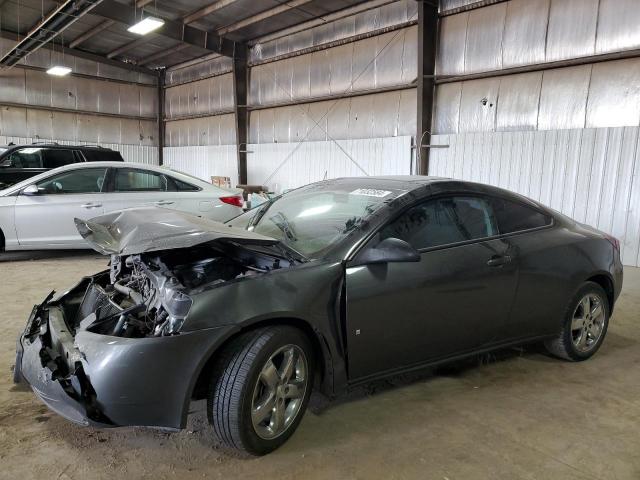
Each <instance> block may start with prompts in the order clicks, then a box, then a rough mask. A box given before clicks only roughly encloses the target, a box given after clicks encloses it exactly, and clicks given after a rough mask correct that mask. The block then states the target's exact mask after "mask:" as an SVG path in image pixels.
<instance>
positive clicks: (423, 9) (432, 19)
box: [416, 0, 438, 175]
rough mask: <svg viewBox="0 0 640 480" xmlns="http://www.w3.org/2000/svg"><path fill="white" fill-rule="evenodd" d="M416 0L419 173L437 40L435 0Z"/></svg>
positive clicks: (424, 165)
mask: <svg viewBox="0 0 640 480" xmlns="http://www.w3.org/2000/svg"><path fill="white" fill-rule="evenodd" d="M417 1H418V85H417V86H418V95H417V98H418V112H417V126H418V128H417V132H416V152H417V159H416V160H417V167H418V173H419V174H420V175H428V173H429V147H428V145H429V144H430V143H431V118H432V115H433V97H434V94H435V73H436V45H437V40H438V2H437V0H432V1H429V0H417Z"/></svg>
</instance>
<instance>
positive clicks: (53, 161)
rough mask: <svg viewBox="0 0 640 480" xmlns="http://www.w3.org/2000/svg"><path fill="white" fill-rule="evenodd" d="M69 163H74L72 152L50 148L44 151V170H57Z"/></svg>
mask: <svg viewBox="0 0 640 480" xmlns="http://www.w3.org/2000/svg"><path fill="white" fill-rule="evenodd" d="M70 163H76V159H75V157H74V156H73V150H65V149H63V148H51V149H46V150H44V168H58V167H62V166H64V165H69V164H70Z"/></svg>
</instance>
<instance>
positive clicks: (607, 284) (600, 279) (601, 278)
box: [587, 274, 614, 311]
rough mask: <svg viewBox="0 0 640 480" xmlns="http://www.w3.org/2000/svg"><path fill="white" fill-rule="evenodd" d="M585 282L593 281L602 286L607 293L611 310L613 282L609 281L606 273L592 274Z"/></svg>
mask: <svg viewBox="0 0 640 480" xmlns="http://www.w3.org/2000/svg"><path fill="white" fill-rule="evenodd" d="M587 282H594V283H597V284H598V285H600V286H601V287H602V289H603V290H604V291H605V292H606V294H607V300H609V309H610V310H611V311H613V301H614V297H613V295H614V293H613V282H612V281H611V279H610V278H609V277H608V276H607V275H604V274H600V275H594V276H593V277H591V278H588V279H587Z"/></svg>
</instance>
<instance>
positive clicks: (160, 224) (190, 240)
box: [75, 207, 279, 255]
mask: <svg viewBox="0 0 640 480" xmlns="http://www.w3.org/2000/svg"><path fill="white" fill-rule="evenodd" d="M75 222H76V228H77V229H78V232H80V235H81V236H82V238H84V239H85V240H86V241H87V242H88V243H89V245H91V247H92V248H93V249H94V250H96V251H98V252H100V253H102V254H103V255H111V254H116V255H136V254H139V253H144V252H152V251H156V250H170V249H174V248H189V247H193V246H195V245H200V244H202V243H207V242H211V241H214V240H221V241H232V242H234V243H244V244H251V245H274V244H277V243H279V241H278V240H276V239H274V238H271V237H267V236H264V235H260V234H258V233H253V232H249V231H247V230H243V229H240V228H235V227H230V226H229V225H225V224H224V223H220V222H216V221H213V220H208V219H206V218H200V217H197V216H195V215H190V214H188V213H183V212H178V211H176V210H169V209H166V208H159V207H143V208H130V209H126V210H120V211H117V212H111V213H107V214H105V215H100V216H98V217H94V218H92V219H90V220H81V219H79V218H76V219H75Z"/></svg>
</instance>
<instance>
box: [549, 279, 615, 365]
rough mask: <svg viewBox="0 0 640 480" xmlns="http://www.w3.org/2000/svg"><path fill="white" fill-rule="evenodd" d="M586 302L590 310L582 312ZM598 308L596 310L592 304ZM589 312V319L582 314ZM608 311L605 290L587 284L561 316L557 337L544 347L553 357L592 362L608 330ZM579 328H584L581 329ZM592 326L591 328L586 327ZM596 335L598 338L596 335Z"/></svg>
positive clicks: (581, 288)
mask: <svg viewBox="0 0 640 480" xmlns="http://www.w3.org/2000/svg"><path fill="white" fill-rule="evenodd" d="M586 298H589V307H590V308H585V307H586V304H585V303H583V302H585V299H586ZM595 299H597V301H598V302H599V305H600V307H601V315H600V311H599V310H597V309H596V306H595V302H594V300H595ZM588 309H590V310H591V313H590V314H589V315H590V316H585V315H584V312H585V311H586V310H588ZM610 314H611V307H610V305H609V300H608V297H607V294H606V292H605V291H604V289H603V288H602V287H601V286H600V285H598V284H597V283H594V282H586V283H585V284H584V285H582V287H580V289H578V291H577V292H576V294H575V295H574V296H573V298H572V299H571V301H570V302H569V305H568V306H567V310H566V312H565V315H564V321H563V324H562V330H561V331H560V332H559V333H558V335H557V336H556V337H554V338H552V339H549V340H547V341H546V342H545V347H546V349H547V350H548V351H549V353H551V354H552V355H554V356H556V357H559V358H562V359H564V360H569V361H572V362H580V361H583V360H587V359H588V358H591V357H592V356H593V355H594V354H595V353H596V352H597V351H598V349H599V348H600V345H602V342H603V341H604V337H605V336H606V334H607V328H608V327H609V316H610ZM580 325H583V326H582V327H581V328H580ZM590 325H591V327H589V326H590ZM596 334H597V335H596Z"/></svg>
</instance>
